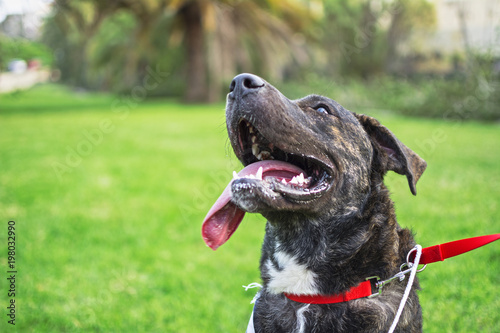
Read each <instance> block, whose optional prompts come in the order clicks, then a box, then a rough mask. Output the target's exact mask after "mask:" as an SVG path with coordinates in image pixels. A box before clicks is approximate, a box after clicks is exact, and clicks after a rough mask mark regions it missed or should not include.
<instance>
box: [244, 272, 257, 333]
mask: <svg viewBox="0 0 500 333" xmlns="http://www.w3.org/2000/svg"><path fill="white" fill-rule="evenodd" d="M243 288H245V291H247V290H248V289H252V288H262V286H261V285H260V284H259V283H256V282H254V283H250V284H249V285H248V286H243ZM259 295H260V292H258V293H257V294H256V295H255V297H254V298H253V300H252V301H251V302H250V304H255V302H256V301H257V298H259ZM254 311H255V306H254V308H253V309H252V315H251V316H250V320H249V321H248V326H247V330H246V331H245V333H255V327H254V326H253V313H254Z"/></svg>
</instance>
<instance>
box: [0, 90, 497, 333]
mask: <svg viewBox="0 0 500 333" xmlns="http://www.w3.org/2000/svg"><path fill="white" fill-rule="evenodd" d="M123 98H126V97H122V99H117V98H114V97H111V96H105V95H103V96H95V95H91V96H82V95H81V94H77V95H75V94H73V93H71V92H69V91H66V90H64V89H61V88H60V87H57V86H41V87H37V88H35V89H32V90H30V91H27V92H22V93H16V94H11V95H3V96H0V221H1V223H0V239H1V242H2V244H0V247H2V248H4V249H5V248H6V245H7V244H6V232H7V221H8V220H15V221H16V232H17V238H16V242H17V244H16V245H17V257H16V259H17V260H16V265H17V267H16V268H17V270H18V274H17V280H16V291H17V294H16V304H17V317H16V326H15V329H14V330H12V327H11V326H10V325H7V318H6V316H5V313H6V309H5V307H6V306H7V305H8V300H9V298H8V297H7V295H6V294H7V289H8V288H7V287H8V286H7V281H6V273H5V272H6V270H7V256H6V254H5V251H4V252H3V253H4V254H3V255H1V256H0V267H1V269H0V272H1V273H0V281H1V282H0V295H1V296H0V307H1V308H3V309H5V310H4V311H1V313H2V316H1V317H0V318H1V319H0V331H2V332H4V331H6V329H10V330H12V331H15V330H17V331H18V332H189V333H191V332H237V331H240V332H242V331H244V329H245V327H246V324H247V322H248V318H249V316H250V312H251V309H252V306H251V305H250V304H249V302H250V300H251V299H252V297H253V296H254V293H255V289H254V290H249V291H248V292H245V291H244V289H243V288H242V287H241V286H242V285H246V284H249V283H251V282H256V281H257V282H258V281H259V272H258V260H259V255H260V243H261V239H262V237H263V228H264V221H263V219H262V218H261V217H260V216H256V215H251V216H248V215H247V217H246V218H245V220H244V221H243V223H242V225H241V227H240V228H239V229H238V231H237V232H236V233H235V235H234V236H233V238H231V240H230V241H229V242H228V243H226V244H225V245H224V246H222V247H221V248H220V249H219V250H218V251H216V252H213V251H212V250H210V249H209V248H208V247H206V246H205V245H204V243H203V241H202V239H201V236H200V227H201V221H202V219H203V217H204V216H205V214H206V212H207V211H208V209H209V208H210V206H211V205H212V204H213V202H214V201H215V199H216V198H217V197H218V195H219V194H220V192H221V191H222V189H223V188H224V186H225V185H226V184H227V182H228V181H229V180H230V178H231V173H232V171H233V170H239V168H240V166H239V164H238V162H237V161H236V159H235V158H234V157H232V155H231V153H230V152H229V150H230V148H229V146H228V142H227V135H226V132H225V123H224V106H223V105H222V104H220V105H213V106H201V105H199V106H186V105H182V104H178V103H175V102H172V101H149V102H141V101H136V102H138V103H136V104H130V106H129V107H123V106H124V105H125V104H124V102H123V101H124V100H123ZM340 102H342V101H340ZM118 106H120V107H118ZM356 111H359V112H363V111H366V112H367V113H370V111H369V110H356ZM375 115H376V116H377V117H378V118H379V119H380V120H381V121H382V122H383V123H384V124H385V125H387V126H388V127H389V128H390V129H391V130H393V132H394V133H395V134H396V135H397V136H398V137H399V138H400V139H401V140H402V141H403V142H405V143H406V144H407V145H408V146H410V147H411V148H413V149H414V150H415V151H417V152H418V153H419V154H420V155H421V156H422V157H423V158H425V159H426V160H427V161H428V164H429V167H428V169H427V171H426V172H425V173H424V175H423V176H422V179H421V180H420V182H419V184H418V185H417V190H418V196H417V197H413V196H412V195H411V194H410V191H409V189H408V187H407V184H406V180H405V179H404V177H402V176H399V175H395V174H390V175H388V177H387V183H388V185H389V187H390V189H391V191H392V192H393V199H394V200H395V202H396V209H397V214H398V219H399V221H400V223H401V224H402V225H404V226H408V227H411V228H412V229H413V230H414V232H415V233H416V237H417V240H418V242H419V243H420V244H422V245H423V246H424V247H425V246H429V245H434V244H438V243H442V242H447V241H451V240H455V239H459V238H465V237H471V236H475V235H483V234H489V233H498V232H500V207H499V202H500V173H499V168H500V127H499V126H498V125H488V124H478V123H450V122H444V121H439V120H421V119H411V118H402V117H398V116H393V115H390V114H384V113H380V112H378V113H375ZM89 137H90V138H91V139H89ZM433 137H434V140H433V141H432V138H433ZM426 140H427V141H426ZM429 140H431V141H429ZM92 141H93V142H92ZM420 279H421V285H422V290H421V291H420V299H421V302H422V306H423V309H424V322H425V326H424V327H425V332H499V331H500V298H499V297H498V294H499V292H500V287H499V285H500V243H496V244H495V243H494V244H490V245H488V246H487V247H484V248H482V249H479V250H476V251H474V252H472V253H469V254H466V255H463V256H460V257H456V258H453V259H449V260H447V261H445V262H443V263H436V264H432V265H430V266H429V267H428V268H427V269H426V270H425V271H424V272H423V273H421V274H420Z"/></svg>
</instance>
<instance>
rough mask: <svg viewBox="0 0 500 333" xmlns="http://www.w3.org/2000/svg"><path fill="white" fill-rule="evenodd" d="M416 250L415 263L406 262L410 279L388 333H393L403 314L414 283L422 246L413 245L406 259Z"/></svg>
mask: <svg viewBox="0 0 500 333" xmlns="http://www.w3.org/2000/svg"><path fill="white" fill-rule="evenodd" d="M414 250H416V251H417V253H416V254H415V261H414V262H413V264H411V263H410V262H409V260H407V264H408V265H410V264H411V273H410V277H409V278H408V284H407V285H406V289H405V293H404V295H403V298H402V299H401V302H400V303H399V309H398V312H397V313H396V317H395V318H394V321H393V322H392V325H391V328H390V329H389V333H394V330H395V329H396V326H397V325H398V322H399V318H400V317H401V314H402V313H403V309H404V307H405V304H406V301H407V300H408V297H409V296H410V291H411V288H412V287H413V281H415V276H416V275H417V271H418V263H419V262H420V257H421V256H422V246H420V245H418V244H417V245H415V247H414V248H413V250H411V251H410V253H409V254H408V258H409V256H410V254H411V253H412V252H413V251H414Z"/></svg>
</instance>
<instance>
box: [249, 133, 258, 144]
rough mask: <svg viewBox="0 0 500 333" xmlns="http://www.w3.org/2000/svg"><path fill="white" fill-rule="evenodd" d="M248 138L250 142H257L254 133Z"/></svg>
mask: <svg viewBox="0 0 500 333" xmlns="http://www.w3.org/2000/svg"><path fill="white" fill-rule="evenodd" d="M250 139H251V140H252V143H255V142H257V137H256V136H255V135H252V137H251V138H250Z"/></svg>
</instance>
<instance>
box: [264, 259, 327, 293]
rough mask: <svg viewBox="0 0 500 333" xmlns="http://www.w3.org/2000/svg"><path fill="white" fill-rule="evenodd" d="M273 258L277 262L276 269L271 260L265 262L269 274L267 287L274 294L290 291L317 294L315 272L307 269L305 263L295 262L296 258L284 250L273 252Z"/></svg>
mask: <svg viewBox="0 0 500 333" xmlns="http://www.w3.org/2000/svg"><path fill="white" fill-rule="evenodd" d="M274 259H275V260H276V262H277V263H278V265H279V267H280V268H282V269H281V270H278V269H277V268H276V267H275V266H274V265H273V263H272V261H271V260H268V261H267V262H266V268H267V270H268V273H269V276H270V277H271V279H270V281H269V285H268V288H269V290H270V291H271V292H274V293H276V294H280V293H283V292H285V293H290V294H296V295H312V294H317V293H318V290H317V288H316V274H315V273H314V272H312V271H310V270H308V269H307V267H306V266H305V265H302V264H299V263H297V260H296V259H295V258H294V257H292V256H290V255H289V254H287V253H284V252H281V251H279V252H276V253H274Z"/></svg>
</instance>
